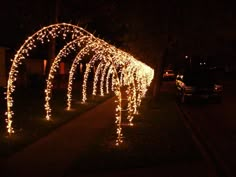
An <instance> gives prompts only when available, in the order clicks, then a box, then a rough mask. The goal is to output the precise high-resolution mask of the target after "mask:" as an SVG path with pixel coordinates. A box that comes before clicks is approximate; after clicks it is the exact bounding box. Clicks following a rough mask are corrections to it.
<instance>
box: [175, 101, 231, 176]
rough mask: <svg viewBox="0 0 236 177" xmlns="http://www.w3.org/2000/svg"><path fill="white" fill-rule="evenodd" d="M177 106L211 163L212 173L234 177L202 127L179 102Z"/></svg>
mask: <svg viewBox="0 0 236 177" xmlns="http://www.w3.org/2000/svg"><path fill="white" fill-rule="evenodd" d="M176 108H177V111H178V112H179V114H180V117H181V119H182V120H183V122H184V125H185V126H186V128H187V129H188V130H189V131H190V133H191V136H192V138H193V141H194V142H195V143H196V145H197V147H198V148H199V150H200V152H201V154H202V156H203V158H204V159H205V160H206V162H207V165H209V172H210V175H211V176H212V175H213V176H214V177H233V175H232V174H231V172H230V169H229V168H228V167H227V166H226V165H225V162H224V160H223V159H222V158H221V157H220V156H219V155H218V153H217V152H216V150H215V149H214V148H213V145H212V144H210V143H209V141H207V139H206V138H205V136H204V135H203V134H202V133H201V130H200V128H198V127H197V126H196V125H195V124H194V122H193V121H192V120H191V118H190V116H189V115H188V113H187V112H186V111H184V110H183V109H182V108H181V106H180V105H179V104H178V103H176Z"/></svg>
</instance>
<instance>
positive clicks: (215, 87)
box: [214, 84, 223, 92]
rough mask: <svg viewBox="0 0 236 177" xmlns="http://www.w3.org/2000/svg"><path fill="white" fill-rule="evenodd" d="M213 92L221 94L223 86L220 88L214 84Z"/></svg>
mask: <svg viewBox="0 0 236 177" xmlns="http://www.w3.org/2000/svg"><path fill="white" fill-rule="evenodd" d="M214 91H216V92H222V91H223V86H222V85H218V84H215V85H214Z"/></svg>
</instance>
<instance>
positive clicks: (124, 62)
mask: <svg viewBox="0 0 236 177" xmlns="http://www.w3.org/2000/svg"><path fill="white" fill-rule="evenodd" d="M55 38H60V39H62V40H66V39H67V40H68V38H70V40H69V42H68V43H67V44H66V45H64V47H63V48H62V49H61V50H60V51H59V53H58V54H57V56H56V57H55V59H54V60H53V62H52V64H51V66H50V70H49V74H48V76H47V80H46V88H45V105H44V107H45V112H46V116H45V118H46V119H47V120H50V119H51V118H52V108H51V94H52V88H53V80H54V77H55V74H56V73H57V71H58V68H59V65H60V63H61V61H62V59H66V58H67V56H68V55H69V54H70V53H72V52H75V53H76V57H75V58H74V60H73V62H72V65H71V67H70V71H69V79H68V86H67V105H66V106H67V110H70V109H71V106H72V88H73V80H74V78H75V71H76V69H77V67H79V64H80V63H81V62H82V60H84V57H85V56H89V57H90V59H89V60H88V61H87V64H86V69H85V72H84V75H83V83H82V100H81V101H82V103H86V101H87V82H88V81H87V80H88V75H89V73H90V71H91V70H92V68H94V69H95V74H94V78H93V88H92V89H93V91H92V94H93V95H97V94H98V90H99V92H100V95H101V96H103V95H104V94H108V93H109V92H110V91H113V92H114V94H115V96H116V102H117V104H116V109H115V123H116V125H117V142H116V144H117V145H118V144H119V143H121V142H122V128H121V122H122V113H121V112H122V109H123V108H122V104H121V102H122V92H121V88H123V87H124V88H126V95H127V100H128V108H127V111H128V116H127V118H128V120H129V123H130V125H132V120H133V118H134V115H135V114H137V113H138V111H137V108H138V107H139V106H140V104H141V99H142V98H143V97H144V96H145V94H146V91H147V88H148V87H149V86H150V84H151V81H152V79H153V76H154V71H153V69H152V68H151V67H149V66H147V65H146V64H144V63H142V62H141V61H139V60H137V59H135V58H134V57H133V56H132V55H130V54H128V53H127V52H124V51H122V50H120V49H118V48H116V47H115V46H113V45H110V44H108V43H107V42H105V41H104V40H102V39H99V38H96V37H95V36H94V35H92V34H91V33H89V32H88V31H86V30H84V29H83V28H81V27H79V26H76V25H73V24H67V23H59V24H53V25H50V26H47V27H44V28H42V29H40V30H39V31H37V32H36V33H34V34H33V35H32V36H30V37H28V39H26V41H25V42H24V44H23V45H22V46H21V47H20V49H19V50H18V51H17V52H16V54H15V56H14V59H13V61H12V66H11V69H10V72H9V78H8V83H7V95H6V99H7V111H6V123H7V132H8V133H9V134H12V133H14V128H13V115H14V112H13V105H14V99H13V96H12V94H13V92H14V91H15V87H16V86H15V81H16V80H17V76H18V73H19V66H20V65H21V64H22V61H23V60H25V59H26V58H27V57H28V56H29V53H30V51H32V50H33V49H34V48H36V47H37V45H38V43H39V42H40V43H42V44H44V43H45V42H50V41H51V40H52V39H55ZM99 81H100V83H99V84H98V82H99ZM110 82H111V83H110ZM98 85H99V86H100V87H99V88H98ZM109 87H111V88H109ZM104 89H105V90H104Z"/></svg>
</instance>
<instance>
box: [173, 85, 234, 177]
mask: <svg viewBox="0 0 236 177" xmlns="http://www.w3.org/2000/svg"><path fill="white" fill-rule="evenodd" d="M173 84H174V83H173ZM235 91H236V81H226V82H225V84H224V95H223V101H222V103H220V104H216V103H212V102H191V103H187V104H181V105H179V107H180V109H181V110H182V112H183V113H184V114H185V115H186V117H187V118H188V119H189V121H190V122H191V124H192V125H193V127H194V128H195V131H197V132H198V133H199V135H200V137H201V138H202V139H201V141H204V142H202V143H205V144H206V146H207V148H208V152H209V153H211V156H212V158H213V161H215V163H216V164H217V165H216V166H217V167H216V168H218V170H219V168H220V170H219V171H220V173H221V175H222V176H227V177H228V176H230V177H232V176H236V152H235V149H236V119H235V115H236V101H235V100H236V92H235Z"/></svg>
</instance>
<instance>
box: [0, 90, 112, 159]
mask: <svg viewBox="0 0 236 177" xmlns="http://www.w3.org/2000/svg"><path fill="white" fill-rule="evenodd" d="M52 93H53V94H52V99H51V106H52V119H51V120H49V121H47V120H46V119H45V115H46V114H45V110H44V104H45V101H44V96H45V95H44V91H42V90H41V89H40V90H39V89H32V88H25V89H20V88H19V89H17V90H16V92H15V93H14V95H13V96H14V97H13V98H14V107H13V110H14V113H15V114H14V117H13V128H14V131H15V133H14V134H12V135H11V136H9V135H8V134H7V133H6V123H5V121H4V119H5V118H6V116H5V115H4V112H5V110H6V101H5V100H4V99H2V100H1V105H2V107H1V108H0V115H1V118H2V119H1V121H0V158H4V157H8V156H9V155H11V154H13V153H15V152H17V151H19V150H21V149H22V148H24V147H25V146H27V145H28V144H30V143H32V142H34V141H36V140H38V139H39V138H41V137H43V136H45V135H47V134H48V133H50V132H51V131H53V130H55V129H56V128H57V127H59V126H61V125H63V124H65V123H66V122H68V121H69V120H71V119H73V118H75V117H78V116H79V115H80V114H82V113H84V112H86V111H88V110H89V109H91V108H93V107H95V106H96V105H98V104H100V103H102V102H103V101H105V100H107V99H108V98H110V97H112V96H113V95H106V96H104V97H101V96H96V97H94V96H89V95H88V100H87V102H88V103H87V104H81V90H80V89H77V90H76V89H75V90H74V93H73V98H74V99H73V100H72V111H67V110H66V89H56V90H53V92H52Z"/></svg>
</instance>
